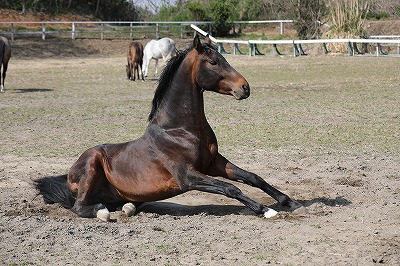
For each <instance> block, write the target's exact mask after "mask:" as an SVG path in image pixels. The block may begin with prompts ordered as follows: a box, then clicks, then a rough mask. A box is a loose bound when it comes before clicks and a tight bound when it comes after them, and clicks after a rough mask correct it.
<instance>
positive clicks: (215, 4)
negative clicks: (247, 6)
mask: <svg viewBox="0 0 400 266" xmlns="http://www.w3.org/2000/svg"><path fill="white" fill-rule="evenodd" d="M235 2H236V1H235ZM207 11H208V14H209V16H210V18H211V20H212V22H213V24H212V31H213V34H214V35H215V36H226V35H227V34H228V33H229V31H230V30H231V29H232V21H233V20H234V19H235V18H237V17H238V13H237V10H236V9H235V6H234V3H233V1H224V0H211V1H210V2H209V5H208V7H207Z"/></svg>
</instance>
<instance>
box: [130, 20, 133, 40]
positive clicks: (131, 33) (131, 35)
mask: <svg viewBox="0 0 400 266" xmlns="http://www.w3.org/2000/svg"><path fill="white" fill-rule="evenodd" d="M132 26H133V23H132V22H131V24H130V28H129V37H131V40H132V39H133V31H132Z"/></svg>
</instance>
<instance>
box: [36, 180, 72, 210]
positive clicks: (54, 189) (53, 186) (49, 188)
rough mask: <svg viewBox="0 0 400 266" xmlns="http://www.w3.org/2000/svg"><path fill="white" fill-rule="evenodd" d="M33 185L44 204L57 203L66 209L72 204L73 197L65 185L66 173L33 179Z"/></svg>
mask: <svg viewBox="0 0 400 266" xmlns="http://www.w3.org/2000/svg"><path fill="white" fill-rule="evenodd" d="M34 186H35V187H36V189H37V190H38V191H39V194H41V195H42V196H43V200H44V202H45V203H46V204H53V203H59V204H60V205H61V206H63V207H64V208H67V209H71V208H72V206H74V203H75V198H74V196H73V194H72V192H71V190H69V188H68V186H67V175H59V176H47V177H42V178H40V179H38V180H35V181H34Z"/></svg>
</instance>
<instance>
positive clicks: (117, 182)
mask: <svg viewBox="0 0 400 266" xmlns="http://www.w3.org/2000/svg"><path fill="white" fill-rule="evenodd" d="M141 163H146V166H144V165H143V164H142V165H141ZM141 163H138V162H137V161H136V163H132V162H131V163H128V164H126V165H125V167H124V169H121V168H120V169H118V168H114V169H118V170H115V171H111V172H110V175H109V176H108V177H107V179H108V180H109V182H110V183H111V185H112V186H113V187H114V188H115V189H116V190H117V191H118V193H119V194H120V196H121V197H122V198H123V199H125V200H128V201H133V202H149V201H157V200H163V199H167V198H171V197H173V196H176V195H178V194H181V193H182V190H181V188H180V186H179V184H178V182H177V181H176V179H175V178H174V177H173V176H172V174H171V173H170V172H169V171H167V170H166V169H165V168H164V167H162V166H160V165H158V164H154V165H151V164H150V165H147V164H148V163H149V162H141Z"/></svg>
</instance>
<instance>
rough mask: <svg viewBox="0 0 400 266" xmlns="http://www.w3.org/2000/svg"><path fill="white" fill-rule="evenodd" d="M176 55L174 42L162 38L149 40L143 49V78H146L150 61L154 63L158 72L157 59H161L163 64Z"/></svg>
mask: <svg viewBox="0 0 400 266" xmlns="http://www.w3.org/2000/svg"><path fill="white" fill-rule="evenodd" d="M175 55H176V48H175V42H174V41H173V40H172V39H170V38H162V39H159V40H151V41H149V42H148V43H147V44H146V46H145V47H144V52H143V62H144V71H143V72H144V76H145V77H147V73H148V72H149V64H150V60H151V59H154V60H155V61H156V72H155V74H154V76H157V72H158V59H160V58H162V59H163V61H164V62H166V61H168V60H169V59H171V58H172V57H174V56H175Z"/></svg>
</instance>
